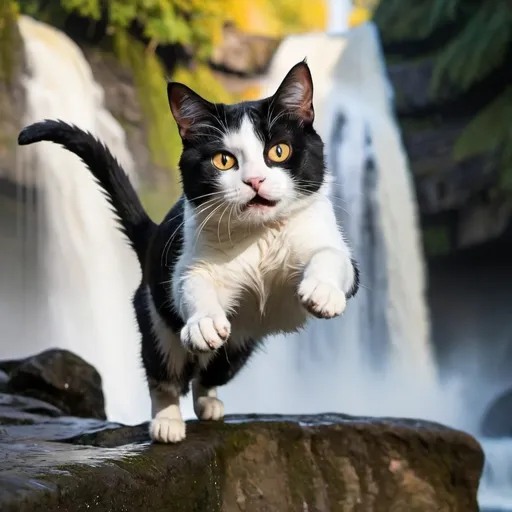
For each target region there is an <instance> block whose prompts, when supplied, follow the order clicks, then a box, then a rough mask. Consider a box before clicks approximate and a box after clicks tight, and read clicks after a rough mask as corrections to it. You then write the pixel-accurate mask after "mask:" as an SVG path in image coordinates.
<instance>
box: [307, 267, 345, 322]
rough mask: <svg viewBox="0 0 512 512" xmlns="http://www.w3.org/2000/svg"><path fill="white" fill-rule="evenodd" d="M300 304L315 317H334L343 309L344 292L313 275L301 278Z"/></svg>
mask: <svg viewBox="0 0 512 512" xmlns="http://www.w3.org/2000/svg"><path fill="white" fill-rule="evenodd" d="M298 293H299V299H300V301H301V303H302V305H303V306H304V307H305V308H306V309H307V310H308V311H309V312H310V313H311V314H312V315H314V316H316V317H317V318H334V317H335V316H338V315H341V313H343V311H345V306H346V305H347V299H346V297H345V294H344V293H343V292H342V291H341V290H340V289H338V288H336V287H335V286H333V285H332V284H329V283H325V282H322V281H320V280H318V279H316V278H314V277H308V278H306V279H303V280H302V282H301V283H300V285H299V292H298Z"/></svg>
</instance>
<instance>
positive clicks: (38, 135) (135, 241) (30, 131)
mask: <svg viewBox="0 0 512 512" xmlns="http://www.w3.org/2000/svg"><path fill="white" fill-rule="evenodd" d="M40 141H50V142H55V143H57V144H61V145H62V146H64V147H65V148H66V149H67V150H69V151H71V152H72V153H75V155H77V156H78V157H80V158H81V159H82V161H83V162H84V163H85V165H87V167H88V168H89V170H90V171H91V173H92V175H93V176H94V178H96V180H97V181H98V183H99V184H100V186H101V187H102V189H103V192H104V193H105V195H106V197H107V199H108V201H109V203H110V204H111V206H112V207H113V209H114V212H115V213H116V214H117V218H118V219H117V220H118V222H119V224H120V228H121V231H122V232H123V233H124V234H125V235H126V236H127V238H128V240H129V241H130V243H131V245H132V247H133V249H134V250H135V252H136V253H137V257H138V259H139V262H140V264H141V265H142V266H144V260H145V255H146V250H147V247H148V242H149V238H150V236H151V234H152V233H153V232H154V230H155V228H156V224H155V223H154V222H153V221H152V220H151V219H150V218H149V216H148V214H147V213H146V211H145V210H144V208H143V206H142V204H141V202H140V199H139V197H138V196H137V193H136V192H135V189H134V188H133V186H132V184H131V183H130V180H129V178H128V176H127V174H126V172H125V171H124V169H123V168H122V167H121V165H120V164H119V162H118V161H117V159H116V158H115V157H114V156H113V155H112V153H111V152H110V150H109V149H108V148H107V147H106V146H105V144H103V143H102V142H100V141H99V140H98V139H97V138H96V137H94V136H93V135H92V134H90V133H89V132H85V131H83V130H81V129H80V128H78V127H77V126H74V125H69V124H67V123H65V122H64V121H60V120H50V119H46V120H44V121H41V122H38V123H34V124H31V125H29V126H26V127H25V128H23V130H22V131H21V132H20V134H19V136H18V144H19V145H20V146H25V145H28V144H33V143H34V142H40Z"/></svg>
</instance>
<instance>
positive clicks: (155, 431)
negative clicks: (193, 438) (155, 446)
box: [149, 418, 185, 443]
mask: <svg viewBox="0 0 512 512" xmlns="http://www.w3.org/2000/svg"><path fill="white" fill-rule="evenodd" d="M149 435H150V436H151V439H153V441H156V442H157V443H179V442H180V441H183V439H185V422H184V421H183V420H181V419H172V418H154V419H153V420H151V423H150V425H149Z"/></svg>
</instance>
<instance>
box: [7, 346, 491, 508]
mask: <svg viewBox="0 0 512 512" xmlns="http://www.w3.org/2000/svg"><path fill="white" fill-rule="evenodd" d="M0 369H1V370H3V371H4V372H5V373H6V375H7V376H8V379H9V380H8V381H7V391H9V392H10V393H11V394H9V393H5V392H4V393H3V394H2V393H0V510H1V511H2V512H11V511H12V512H25V511H26V512H29V511H30V512H38V511H45V512H48V511H53V510H55V511H57V510H58V511H59V512H80V511H82V510H84V511H85V510H87V511H89V512H90V511H98V512H99V511H109V512H116V511H119V512H121V511H126V510H152V511H154V512H158V511H168V510H172V511H173V512H203V511H204V512H240V511H243V512H274V511H279V512H297V511H308V512H338V511H346V512H350V511H354V512H357V511H364V512H381V511H382V512H416V511H418V512H420V511H421V512H427V511H430V510H437V511H440V512H445V511H446V512H449V511H453V512H473V511H474V512H476V511H478V504H477V489H478V482H479V479H480V475H481V472H482V468H483V460H484V458H483V452H482V449H481V447H480V445H479V444H478V442H477V441H476V440H475V439H474V438H473V437H471V436H470V435H468V434H465V433H463V432H460V431H457V430H453V429H450V428H447V427H444V426H442V425H439V424H436V423H431V422H426V421H418V420H409V419H391V418H356V417H351V416H347V415H340V414H323V415H314V416H305V415H303V416H279V415H275V416H256V415H253V416H229V417H227V418H226V421H225V422H199V421H190V422H188V426H187V433H188V436H187V439H186V440H185V441H184V442H183V443H181V444H179V445H158V444H154V443H152V442H151V441H150V439H149V437H148V425H147V423H145V424H142V425H137V426H125V425H120V424H117V423H112V422H107V421H105V420H103V419H101V418H98V416H102V417H104V413H101V414H98V411H103V409H102V408H101V407H100V406H101V404H102V403H103V402H102V400H103V395H102V394H101V380H100V379H99V375H97V372H96V371H95V370H94V368H92V367H90V366H89V365H87V363H85V362H84V361H82V360H81V359H80V358H78V357H77V356H75V355H74V354H71V353H69V352H67V351H57V350H49V351H46V352H43V353H42V354H39V355H38V356H34V357H31V358H27V359H25V360H21V361H18V362H16V361H4V362H3V363H2V362H0ZM66 384H67V385H66ZM14 390H19V393H21V394H14ZM16 392H18V391H16ZM43 397H44V398H43ZM45 400H46V401H45ZM73 403H75V405H72V404H73ZM72 410H73V411H76V412H74V413H73V414H77V413H82V414H83V413H85V412H86V411H89V412H91V415H92V414H96V417H89V418H78V417H76V416H70V415H69V414H70V411H72Z"/></svg>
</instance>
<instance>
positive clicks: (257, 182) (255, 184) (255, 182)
mask: <svg viewBox="0 0 512 512" xmlns="http://www.w3.org/2000/svg"><path fill="white" fill-rule="evenodd" d="M264 181H265V178H249V179H247V180H246V181H245V182H244V183H246V184H247V185H249V186H250V187H252V189H253V190H255V191H256V192H258V190H259V189H260V187H261V184H262V183H263V182H264Z"/></svg>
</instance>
